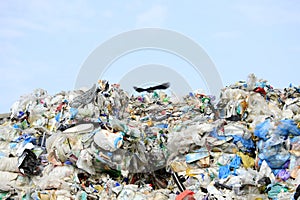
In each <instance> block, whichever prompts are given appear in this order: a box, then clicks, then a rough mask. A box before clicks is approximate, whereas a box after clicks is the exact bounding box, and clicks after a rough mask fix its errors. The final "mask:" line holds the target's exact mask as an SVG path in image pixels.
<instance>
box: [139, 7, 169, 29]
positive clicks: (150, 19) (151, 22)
mask: <svg viewBox="0 0 300 200" xmlns="http://www.w3.org/2000/svg"><path fill="white" fill-rule="evenodd" d="M166 17H167V9H166V8H165V7H163V6H161V5H155V6H153V7H151V8H150V9H149V10H146V11H145V12H143V13H141V14H139V15H138V16H137V19H136V24H137V26H138V27H140V26H144V27H145V26H148V27H153V26H162V25H163V24H164V23H165V20H166Z"/></svg>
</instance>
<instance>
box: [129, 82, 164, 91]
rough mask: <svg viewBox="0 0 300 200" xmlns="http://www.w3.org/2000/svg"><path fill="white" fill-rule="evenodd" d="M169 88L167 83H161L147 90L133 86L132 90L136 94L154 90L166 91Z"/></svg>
mask: <svg viewBox="0 0 300 200" xmlns="http://www.w3.org/2000/svg"><path fill="white" fill-rule="evenodd" d="M169 87H170V83H169V82H167V83H163V84H160V85H155V86H151V87H148V88H140V87H136V86H134V87H133V88H134V89H135V91H137V92H153V91H154V90H165V89H168V88H169Z"/></svg>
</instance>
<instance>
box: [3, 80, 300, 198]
mask: <svg viewBox="0 0 300 200" xmlns="http://www.w3.org/2000/svg"><path fill="white" fill-rule="evenodd" d="M299 114H300V88H299V87H295V86H292V85H290V86H289V87H288V88H285V89H282V90H280V89H274V88H273V87H272V86H271V85H269V84H268V82H267V81H266V80H262V79H257V78H256V77H255V76H254V75H253V74H250V75H249V77H248V79H247V81H239V82H237V83H235V84H233V85H230V86H227V87H225V88H223V89H222V91H221V94H220V98H219V101H218V102H215V100H214V98H213V97H212V96H209V95H206V94H201V93H199V92H191V93H190V94H188V95H186V96H185V97H184V98H182V99H180V98H177V97H175V96H170V95H167V93H165V92H164V90H154V91H151V92H143V93H141V94H140V95H138V96H129V95H128V94H127V93H126V92H124V91H123V90H122V89H121V88H120V86H119V85H117V84H112V85H110V84H108V82H107V81H104V80H102V81H99V82H98V83H97V84H95V85H94V86H93V87H92V88H90V89H89V90H85V91H84V90H75V91H69V92H64V91H62V92H60V93H58V94H56V95H54V96H51V95H49V94H48V93H47V92H46V91H45V90H42V89H36V90H35V91H33V92H32V93H31V94H29V95H25V96H22V97H21V98H20V100H18V101H17V102H15V103H14V104H13V105H12V107H11V116H10V118H9V120H3V121H2V123H1V125H0V137H1V140H0V143H1V145H0V180H1V182H0V199H34V200H46V199H53V200H54V199H81V200H84V199H157V200H158V199H176V200H183V199H207V200H208V199H218V200H219V199H221V200H222V199H253V200H254V199H298V197H299V195H300V187H299V183H300V115H299ZM299 199H300V198H299Z"/></svg>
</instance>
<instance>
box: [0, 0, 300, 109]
mask: <svg viewBox="0 0 300 200" xmlns="http://www.w3.org/2000/svg"><path fill="white" fill-rule="evenodd" d="M70 2H72V3H70ZM144 27H158V28H165V29H170V30H174V31H177V32H179V33H182V34H184V35H186V36H188V37H190V38H191V39H193V40H194V41H195V42H197V43H198V44H199V45H200V46H201V47H202V48H203V49H205V51H206V52H207V54H208V55H209V56H210V58H211V59H212V60H213V61H214V63H215V65H216V68H217V70H218V71H219V73H220V74H221V77H222V80H223V84H224V85H228V84H230V83H234V82H236V81H238V80H241V79H246V78H247V75H248V74H249V73H251V72H253V73H255V74H256V75H257V76H258V77H261V78H264V79H267V80H269V82H270V83H271V84H272V85H273V86H275V87H280V88H282V87H285V86H288V85H289V83H293V84H295V85H299V78H298V77H299V74H300V73H299V72H300V70H299V66H300V59H299V55H300V40H299V35H300V1H298V0H289V1H283V0H280V1H278V0H268V1H266V0H251V1H250V0H249V1H238V0H231V1H227V0H226V1H225V0H219V1H217V0H215V1H198V0H191V1H185V2H184V3H183V1H179V0H177V1H175V0H172V1H171V0H169V1H155V0H152V1H140V0H133V1H84V0H82V1H77V0H74V1H62V0H57V1H54V0H51V1H50V0H49V1H38V0H36V1H34V0H28V1H23V0H19V1H18V0H12V1H6V0H0V74H1V78H0V112H8V111H9V108H10V106H11V105H12V103H13V102H14V101H15V100H17V99H19V97H20V96H21V95H23V94H26V93H30V92H31V91H32V90H33V89H35V88H43V89H46V90H48V92H49V93H50V94H55V93H57V92H60V91H61V90H72V89H73V88H74V84H75V80H76V77H77V74H78V72H79V70H80V67H81V65H82V63H83V62H84V61H85V59H86V58H87V57H88V55H89V54H90V53H91V52H92V51H93V50H94V49H95V48H96V47H97V46H98V45H100V44H101V43H103V42H104V41H106V40H108V39H109V38H111V37H112V36H114V35H117V34H119V33H122V32H124V31H129V30H132V29H137V28H144ZM149 59H150V60H151V61H149ZM148 62H156V63H163V64H166V65H169V66H172V67H174V69H175V70H178V71H180V69H182V66H183V65H185V63H184V62H182V61H181V60H180V59H178V58H176V57H174V56H171V55H167V54H166V53H158V52H155V51H145V52H142V53H138V52H137V53H135V54H132V55H128V57H127V58H126V57H124V58H122V59H120V60H119V61H118V62H116V63H114V65H113V66H112V67H111V68H110V69H109V70H108V71H107V74H106V75H105V78H106V79H108V80H110V81H111V82H116V81H118V80H119V78H120V76H121V75H122V71H120V70H118V66H126V67H125V68H128V70H129V69H131V68H132V66H138V65H142V64H145V63H148ZM188 68H189V67H185V69H187V70H185V71H184V72H182V73H183V76H184V77H185V78H187V79H190V81H191V86H192V87H193V89H197V88H199V87H203V84H202V83H199V81H198V80H199V79H198V78H197V77H196V76H195V73H193V71H192V69H191V68H190V69H188ZM123 73H124V72H123Z"/></svg>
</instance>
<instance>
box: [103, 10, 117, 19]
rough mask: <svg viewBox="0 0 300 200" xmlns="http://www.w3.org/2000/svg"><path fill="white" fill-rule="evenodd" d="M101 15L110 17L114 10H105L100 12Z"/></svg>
mask: <svg viewBox="0 0 300 200" xmlns="http://www.w3.org/2000/svg"><path fill="white" fill-rule="evenodd" d="M102 16H103V17H105V18H112V17H113V16H114V12H113V11H112V10H105V11H103V12H102Z"/></svg>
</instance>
